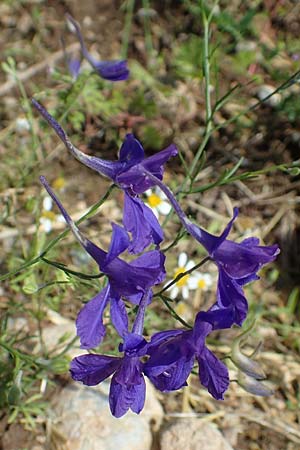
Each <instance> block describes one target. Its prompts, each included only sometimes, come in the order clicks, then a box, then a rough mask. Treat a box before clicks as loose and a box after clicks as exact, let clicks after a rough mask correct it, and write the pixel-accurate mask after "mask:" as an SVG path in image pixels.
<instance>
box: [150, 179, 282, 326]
mask: <svg viewBox="0 0 300 450" xmlns="http://www.w3.org/2000/svg"><path fill="white" fill-rule="evenodd" d="M142 175H144V176H148V177H149V178H150V179H151V180H152V181H153V182H155V184H156V185H157V186H159V187H160V188H161V190H162V191H163V192H164V193H165V195H166V196H167V198H168V199H169V201H170V203H171V204H172V206H173V208H174V209H175V211H176V213H177V215H178V217H179V219H180V220H181V222H182V224H183V226H184V227H185V228H186V230H187V231H188V232H189V233H190V234H191V235H192V236H193V237H194V238H195V239H197V241H198V242H200V244H202V245H203V247H204V248H205V249H206V250H207V252H208V253H209V256H210V258H211V259H212V260H213V261H214V262H215V264H216V265H217V266H218V269H219V280H218V290H217V302H216V303H215V304H214V305H213V307H212V308H211V309H210V310H209V311H207V312H203V313H201V314H202V318H203V320H207V321H209V322H210V323H211V324H212V325H213V327H214V328H216V329H217V328H220V327H221V328H223V327H224V324H225V323H226V324H227V326H228V327H230V326H231V325H233V324H234V323H236V324H237V325H242V323H243V321H244V320H245V318H246V315H247V311H248V303H247V300H246V298H245V296H244V294H243V290H242V286H244V285H245V284H247V283H249V282H250V281H254V280H257V279H258V278H259V277H258V275H257V272H258V270H259V269H260V268H261V267H262V266H264V265H265V264H267V263H269V262H272V261H274V259H275V258H276V256H277V255H278V254H279V252H280V250H279V248H278V245H271V246H260V245H259V239H257V238H255V237H251V238H248V239H244V240H243V241H242V242H240V243H237V242H233V241H231V240H229V239H227V236H228V234H229V233H230V231H231V228H232V225H233V222H234V221H235V219H236V218H237V215H238V209H237V208H235V209H234V215H233V218H232V219H231V220H230V222H229V223H228V225H227V226H226V227H225V230H224V231H223V233H222V234H221V235H220V236H214V235H212V234H210V233H208V232H207V231H205V230H203V229H202V228H200V227H199V226H198V225H195V224H194V223H192V222H191V221H190V220H189V219H188V218H187V217H186V215H185V213H184V212H183V210H182V209H181V207H180V205H179V204H178V202H177V200H176V199H175V197H174V195H173V194H172V192H171V191H170V190H169V189H168V188H167V186H165V185H164V184H163V183H162V182H161V180H160V179H159V178H156V177H155V176H154V175H153V173H151V172H150V171H148V170H144V171H141V176H142Z"/></svg>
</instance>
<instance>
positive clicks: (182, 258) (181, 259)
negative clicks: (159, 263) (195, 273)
mask: <svg viewBox="0 0 300 450" xmlns="http://www.w3.org/2000/svg"><path fill="white" fill-rule="evenodd" d="M187 260H188V257H187V254H186V253H184V252H182V253H180V255H179V256H178V266H179V267H185V265H186V263H187Z"/></svg>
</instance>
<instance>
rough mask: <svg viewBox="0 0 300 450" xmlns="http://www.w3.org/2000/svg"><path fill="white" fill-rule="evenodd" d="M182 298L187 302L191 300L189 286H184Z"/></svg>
mask: <svg viewBox="0 0 300 450" xmlns="http://www.w3.org/2000/svg"><path fill="white" fill-rule="evenodd" d="M182 297H183V298H184V300H187V299H188V298H189V288H188V286H187V285H185V286H182Z"/></svg>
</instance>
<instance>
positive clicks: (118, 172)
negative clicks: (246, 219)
mask: <svg viewBox="0 0 300 450" xmlns="http://www.w3.org/2000/svg"><path fill="white" fill-rule="evenodd" d="M32 104H33V106H34V107H35V108H36V109H37V110H38V111H39V112H40V114H41V115H42V116H43V117H44V119H45V120H46V121H47V122H48V123H49V125H50V126H51V127H52V128H53V129H54V131H55V132H56V134H57V135H58V137H59V138H60V139H61V140H62V142H63V143H64V144H65V146H66V147H67V149H68V150H69V151H70V152H71V153H72V155H73V156H75V158H77V159H78V160H79V161H80V162H81V163H83V164H84V165H86V166H88V167H90V168H91V169H93V170H95V171H96V172H98V173H99V174H101V175H104V176H106V177H108V178H110V179H111V180H112V181H113V182H114V183H116V184H117V185H118V186H119V187H120V188H121V189H123V190H124V192H125V200H124V202H125V206H124V217H123V224H124V227H125V229H126V230H127V231H128V232H130V233H131V235H132V242H131V245H130V246H129V249H128V251H129V252H132V253H139V252H141V251H143V250H144V249H145V248H146V247H147V246H148V245H149V244H151V243H152V242H153V243H154V244H156V245H158V244H160V242H161V241H162V239H163V232H162V229H161V227H160V225H159V222H158V220H157V218H156V217H155V215H154V214H153V212H152V211H151V209H150V208H149V207H148V206H146V205H144V204H143V203H142V201H141V200H140V199H139V198H138V195H139V194H141V193H143V192H145V191H146V190H147V189H149V188H151V187H153V186H154V185H155V184H156V183H155V182H153V180H152V179H151V178H149V177H148V176H145V175H143V171H144V170H147V171H149V172H150V173H151V174H152V175H153V176H154V177H155V180H156V179H158V180H162V178H163V171H164V164H165V163H166V162H167V161H168V160H169V159H170V158H171V157H172V156H175V155H177V148H176V147H175V145H170V146H169V147H167V148H166V149H165V150H162V151H160V152H158V153H157V154H155V155H153V156H150V157H148V158H146V157H145V153H144V149H143V147H142V146H141V144H140V142H139V141H138V140H137V139H136V138H135V137H134V136H133V134H127V136H126V138H125V140H124V142H123V145H122V146H121V149H120V155H119V159H118V160H117V161H106V160H104V159H101V158H96V157H94V156H89V155H86V154H85V153H83V152H81V151H80V150H79V149H78V148H76V147H74V145H73V144H72V143H71V141H70V139H69V137H68V136H67V134H66V132H65V130H64V129H63V128H62V127H61V126H60V125H59V124H58V123H57V122H56V120H55V119H54V118H53V117H52V116H51V115H50V114H49V113H48V111H47V110H46V109H45V108H44V107H43V106H42V105H41V104H40V103H38V102H37V101H36V100H34V99H32Z"/></svg>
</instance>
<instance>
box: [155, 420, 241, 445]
mask: <svg viewBox="0 0 300 450" xmlns="http://www.w3.org/2000/svg"><path fill="white" fill-rule="evenodd" d="M160 446H161V449H162V450H167V449H173V450H233V448H232V447H231V445H230V444H229V443H228V441H227V440H226V439H225V438H224V436H223V435H222V433H221V432H220V431H219V430H218V428H217V427H216V426H214V425H212V424H211V423H207V422H204V421H203V420H201V419H190V418H189V419H180V420H178V421H177V422H175V423H173V424H172V425H170V426H169V427H168V428H167V429H165V430H164V431H163V432H162V434H161V439H160Z"/></svg>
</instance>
